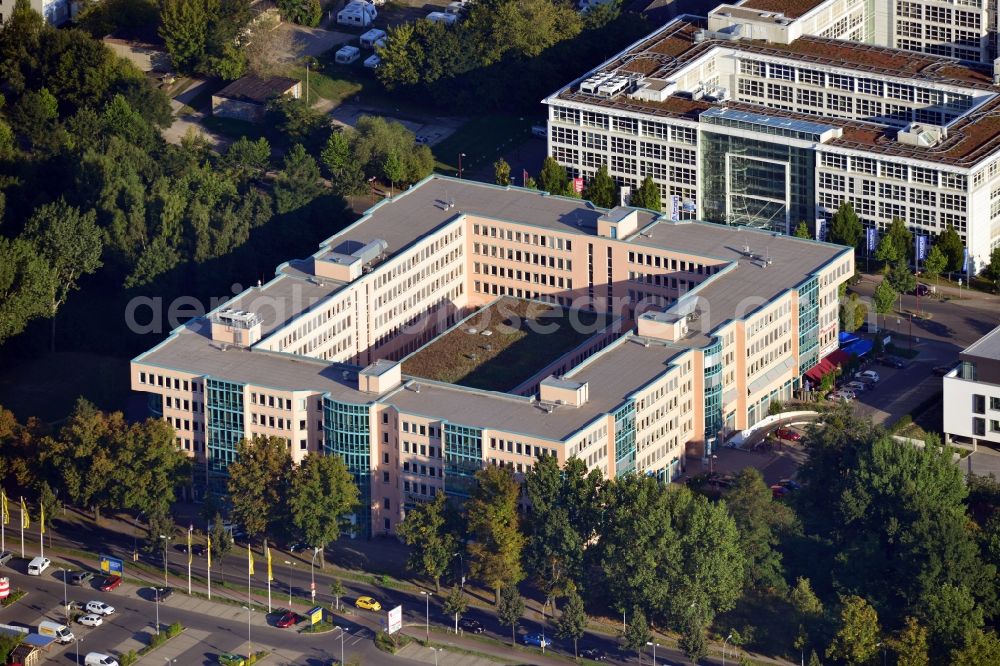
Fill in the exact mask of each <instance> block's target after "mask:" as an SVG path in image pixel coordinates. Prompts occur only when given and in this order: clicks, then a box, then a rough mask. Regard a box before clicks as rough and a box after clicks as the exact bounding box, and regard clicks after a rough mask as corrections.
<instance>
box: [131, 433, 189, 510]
mask: <svg viewBox="0 0 1000 666" xmlns="http://www.w3.org/2000/svg"><path fill="white" fill-rule="evenodd" d="M175 437H176V432H175V431H174V429H173V428H172V427H171V426H170V424H169V423H167V422H166V421H165V420H163V419H157V418H150V419H147V420H145V421H142V422H139V423H135V424H132V425H130V426H129V427H128V429H127V430H126V431H125V432H124V433H123V437H122V446H121V449H120V451H119V452H118V454H117V455H116V459H117V463H118V466H119V467H120V468H121V469H123V470H128V472H127V474H125V475H124V478H123V480H122V484H121V492H122V497H121V502H122V504H121V507H120V508H124V509H131V510H133V511H139V512H145V513H146V514H147V515H153V514H157V515H169V513H170V506H171V505H172V504H173V503H174V501H175V500H176V494H175V491H176V489H177V487H178V486H181V485H183V484H185V483H187V482H188V481H189V480H190V474H191V463H190V461H189V460H188V457H187V456H186V455H185V454H184V452H183V451H181V450H180V449H178V448H177V445H176V443H175Z"/></svg>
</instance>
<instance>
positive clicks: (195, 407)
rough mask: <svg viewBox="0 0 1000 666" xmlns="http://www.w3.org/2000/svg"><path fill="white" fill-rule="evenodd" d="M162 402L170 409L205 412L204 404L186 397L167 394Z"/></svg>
mask: <svg viewBox="0 0 1000 666" xmlns="http://www.w3.org/2000/svg"><path fill="white" fill-rule="evenodd" d="M163 402H164V404H165V405H166V406H167V407H169V408H171V409H180V410H183V411H185V412H195V413H196V414H197V413H199V412H200V413H202V414H204V413H205V405H204V404H203V403H200V402H195V403H192V402H191V401H190V400H188V399H186V398H185V399H184V400H181V399H180V398H172V397H170V396H169V395H168V396H166V397H164V398H163Z"/></svg>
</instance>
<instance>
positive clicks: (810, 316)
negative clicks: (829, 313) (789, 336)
mask: <svg viewBox="0 0 1000 666" xmlns="http://www.w3.org/2000/svg"><path fill="white" fill-rule="evenodd" d="M818 362H819V280H818V279H816V278H815V277H811V278H809V279H808V280H806V281H805V282H803V283H802V285H801V286H800V287H799V373H800V374H804V373H805V372H806V370H809V369H810V368H812V367H813V366H814V365H816V364H817V363H818Z"/></svg>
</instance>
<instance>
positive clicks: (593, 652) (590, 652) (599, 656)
mask: <svg viewBox="0 0 1000 666" xmlns="http://www.w3.org/2000/svg"><path fill="white" fill-rule="evenodd" d="M580 656H581V657H583V658H584V659H589V660H591V661H604V653H603V652H601V651H600V650H598V649H597V648H587V649H586V650H580Z"/></svg>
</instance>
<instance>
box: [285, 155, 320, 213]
mask: <svg viewBox="0 0 1000 666" xmlns="http://www.w3.org/2000/svg"><path fill="white" fill-rule="evenodd" d="M323 189H324V188H323V184H322V182H321V181H320V174H319V166H318V165H317V164H316V160H315V159H313V156H312V155H310V154H309V153H307V152H306V149H305V148H303V147H302V144H300V143H297V144H295V145H294V146H292V149H291V150H290V151H288V154H287V155H285V163H284V168H283V169H282V170H281V172H280V173H279V174H278V177H277V178H276V179H275V182H274V202H275V209H276V210H277V211H278V212H279V213H290V212H292V211H295V210H298V209H299V208H302V207H303V206H307V205H309V204H310V203H312V201H313V199H315V198H316V197H318V196H319V195H321V194H322V193H323Z"/></svg>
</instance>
